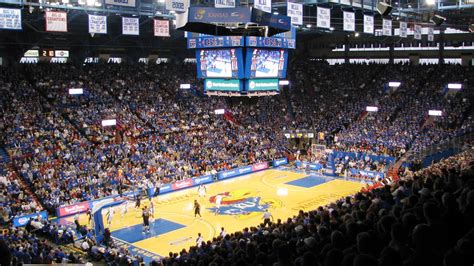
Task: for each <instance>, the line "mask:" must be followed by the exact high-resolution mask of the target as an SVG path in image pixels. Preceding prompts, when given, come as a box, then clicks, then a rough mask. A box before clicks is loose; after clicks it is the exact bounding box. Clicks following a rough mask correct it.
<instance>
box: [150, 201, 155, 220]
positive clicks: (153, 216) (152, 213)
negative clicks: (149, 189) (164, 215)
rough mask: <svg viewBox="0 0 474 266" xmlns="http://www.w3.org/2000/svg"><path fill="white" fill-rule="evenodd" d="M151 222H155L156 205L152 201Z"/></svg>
mask: <svg viewBox="0 0 474 266" xmlns="http://www.w3.org/2000/svg"><path fill="white" fill-rule="evenodd" d="M150 220H152V221H153V220H155V205H153V201H152V200H150Z"/></svg>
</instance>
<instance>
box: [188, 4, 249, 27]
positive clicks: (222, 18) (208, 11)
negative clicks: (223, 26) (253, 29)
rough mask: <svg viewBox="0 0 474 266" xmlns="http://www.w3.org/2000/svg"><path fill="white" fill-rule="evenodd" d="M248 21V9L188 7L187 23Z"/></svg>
mask: <svg viewBox="0 0 474 266" xmlns="http://www.w3.org/2000/svg"><path fill="white" fill-rule="evenodd" d="M249 21H250V9H249V8H246V7H235V8H213V7H190V8H189V13H188V22H201V23H209V22H211V23H246V22H249Z"/></svg>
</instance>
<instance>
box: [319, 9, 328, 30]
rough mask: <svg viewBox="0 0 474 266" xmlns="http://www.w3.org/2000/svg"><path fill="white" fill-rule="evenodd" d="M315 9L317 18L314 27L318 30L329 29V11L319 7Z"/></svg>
mask: <svg viewBox="0 0 474 266" xmlns="http://www.w3.org/2000/svg"><path fill="white" fill-rule="evenodd" d="M317 9H318V11H317V13H318V14H317V15H318V17H317V23H316V26H317V27H318V28H326V29H329V28H331V9H329V8H324V7H319V6H318V8H317Z"/></svg>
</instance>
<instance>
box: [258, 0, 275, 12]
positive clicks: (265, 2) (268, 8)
mask: <svg viewBox="0 0 474 266" xmlns="http://www.w3.org/2000/svg"><path fill="white" fill-rule="evenodd" d="M253 6H254V7H255V8H256V9H260V10H262V11H265V12H268V13H272V0H255V1H254V4H253Z"/></svg>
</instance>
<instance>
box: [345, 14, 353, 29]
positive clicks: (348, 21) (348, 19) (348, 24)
mask: <svg viewBox="0 0 474 266" xmlns="http://www.w3.org/2000/svg"><path fill="white" fill-rule="evenodd" d="M343 14H344V30H345V31H355V13H354V12H347V11H344V12H343Z"/></svg>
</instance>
